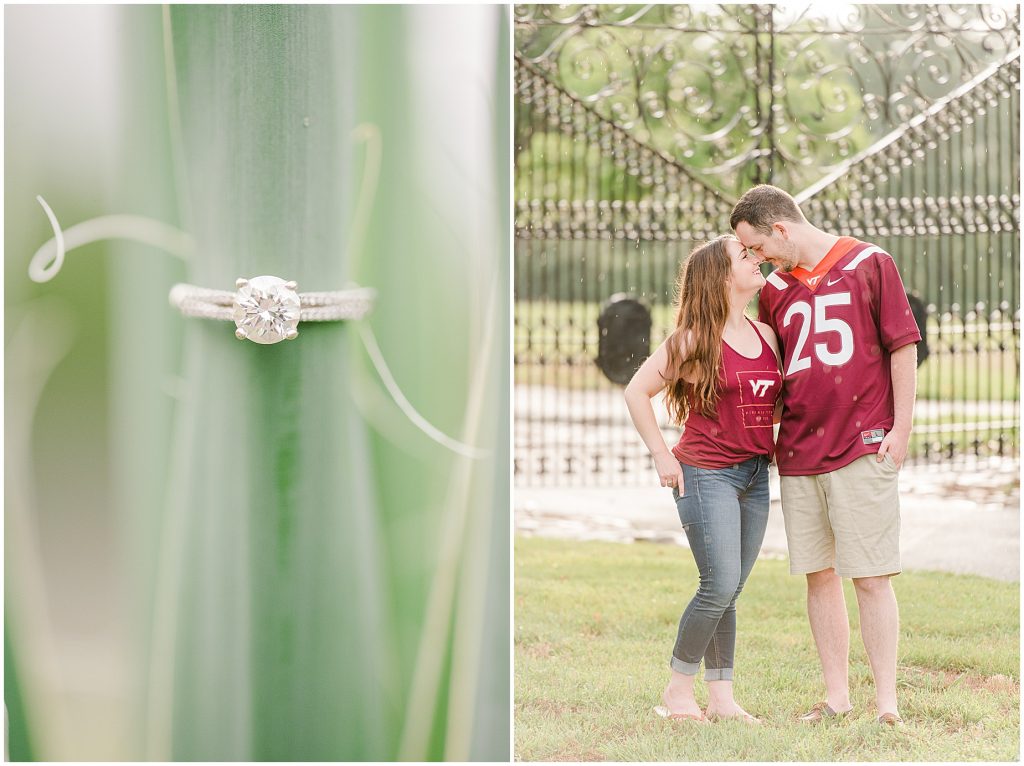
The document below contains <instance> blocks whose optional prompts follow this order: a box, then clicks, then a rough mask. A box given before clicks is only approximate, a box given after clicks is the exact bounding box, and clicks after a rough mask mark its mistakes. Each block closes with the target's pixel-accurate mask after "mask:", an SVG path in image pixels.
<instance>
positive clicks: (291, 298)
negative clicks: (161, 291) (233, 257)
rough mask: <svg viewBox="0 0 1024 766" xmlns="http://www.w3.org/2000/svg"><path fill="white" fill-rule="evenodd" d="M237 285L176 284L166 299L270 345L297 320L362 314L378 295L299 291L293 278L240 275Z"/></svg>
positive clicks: (291, 331)
mask: <svg viewBox="0 0 1024 766" xmlns="http://www.w3.org/2000/svg"><path fill="white" fill-rule="evenodd" d="M235 285H236V287H237V288H238V289H237V290H236V291H235V292H232V291H230V290H211V289H209V288H206V287H197V286H196V285H186V284H176V285H174V287H172V288H171V292H170V295H169V296H168V298H169V300H170V303H171V305H172V306H174V307H175V308H176V309H178V310H179V311H180V312H181V313H182V314H183V315H184V316H188V317H199V318H200V319H214V320H218V321H227V322H231V321H233V322H234V323H235V325H236V327H237V328H238V329H237V330H236V332H235V335H236V336H237V337H238V338H240V339H248V340H252V341H255V342H256V343H263V344H268V343H277V342H279V341H281V340H292V339H293V338H295V337H296V336H297V335H298V330H297V329H296V327H297V325H298V323H299V322H336V321H340V320H344V319H362V318H363V317H364V316H366V315H367V314H368V313H369V312H370V310H371V309H372V308H373V301H374V299H375V298H376V295H377V291H376V290H374V289H373V288H369V287H352V288H349V289H346V290H333V291H329V292H315V293H300V292H297V287H298V286H297V285H296V283H295V282H286V281H285V280H283V279H281V278H280V277H274V276H262V277H252V278H251V279H245V278H240V279H238V280H237V281H236V282H235Z"/></svg>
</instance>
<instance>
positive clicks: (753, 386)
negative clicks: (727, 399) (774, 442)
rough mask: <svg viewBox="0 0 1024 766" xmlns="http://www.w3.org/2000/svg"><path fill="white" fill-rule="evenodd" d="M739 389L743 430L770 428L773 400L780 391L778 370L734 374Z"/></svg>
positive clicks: (780, 378)
mask: <svg viewBox="0 0 1024 766" xmlns="http://www.w3.org/2000/svg"><path fill="white" fill-rule="evenodd" d="M736 379H737V382H738V383H739V389H740V414H741V416H742V418H743V427H744V428H771V427H772V416H773V415H774V414H775V399H776V398H777V396H778V394H779V391H780V390H781V389H782V375H781V374H780V373H779V371H778V370H749V371H742V372H737V373H736Z"/></svg>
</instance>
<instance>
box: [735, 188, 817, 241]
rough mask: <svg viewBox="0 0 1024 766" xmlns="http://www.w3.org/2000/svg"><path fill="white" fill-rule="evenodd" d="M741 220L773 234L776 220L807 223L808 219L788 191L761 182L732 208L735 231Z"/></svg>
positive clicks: (765, 232)
mask: <svg viewBox="0 0 1024 766" xmlns="http://www.w3.org/2000/svg"><path fill="white" fill-rule="evenodd" d="M741 221H742V222H745V223H747V224H749V225H750V226H753V227H754V228H755V229H757V230H758V231H760V232H761V233H762V234H771V231H772V224H773V223H775V222H776V221H792V222H793V223H806V222H807V219H806V218H804V214H803V212H801V210H800V206H799V205H797V204H796V200H794V199H793V198H792V197H791V196H790V195H789V193H788V192H785V191H783V190H782V189H780V188H779V187H778V186H771V185H770V184H759V185H757V186H755V187H753V188H752V189H749V190H748V191H747V192H746V194H744V195H743V196H742V197H740V199H739V201H738V202H737V203H736V206H735V207H734V208H733V209H732V215H731V216H730V217H729V225H730V226H731V227H732V228H733V231H735V230H736V226H737V225H739V223H740V222H741Z"/></svg>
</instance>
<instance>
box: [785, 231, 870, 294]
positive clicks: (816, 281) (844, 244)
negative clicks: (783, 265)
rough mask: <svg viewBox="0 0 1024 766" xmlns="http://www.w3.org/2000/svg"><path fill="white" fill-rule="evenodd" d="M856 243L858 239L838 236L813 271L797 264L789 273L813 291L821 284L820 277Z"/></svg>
mask: <svg viewBox="0 0 1024 766" xmlns="http://www.w3.org/2000/svg"><path fill="white" fill-rule="evenodd" d="M858 244H859V242H858V240H856V239H854V238H853V237H840V238H839V241H838V242H836V243H835V244H834V245H832V248H831V249H830V250H829V251H828V252H827V253H825V257H824V258H822V259H821V261H819V262H818V265H817V266H815V267H814V271H808V270H807V269H805V268H803V267H801V266H797V267H796V268H795V269H793V270H792V271H791V272H789V273H790V274H791V275H792V276H793V277H794V278H795V279H796V280H797V281H798V282H800V283H801V284H802V285H803V286H804V287H806V288H807V289H808V290H810V291H811V292H814V291H815V290H817V289H818V285H820V284H821V279H822V277H824V276H825V275H826V274H828V272H829V270H830V269H831V268H832V267H833V266H835V265H836V263H837V262H838V261H839V259H841V258H842V257H843V256H844V255H846V254H847V253H848V252H850V251H851V250H852V249H853V248H854V246H856V245H858Z"/></svg>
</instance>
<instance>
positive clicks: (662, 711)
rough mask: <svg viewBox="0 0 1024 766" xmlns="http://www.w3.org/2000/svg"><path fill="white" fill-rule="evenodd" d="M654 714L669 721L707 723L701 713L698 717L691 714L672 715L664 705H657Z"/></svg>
mask: <svg viewBox="0 0 1024 766" xmlns="http://www.w3.org/2000/svg"><path fill="white" fill-rule="evenodd" d="M654 712H655V713H657V714H658V715H659V716H660V717H662V718H667V719H669V720H670V721H696V722H697V723H707V722H708V719H707V718H706V717H705V716H704V713H701V714H700V715H699V716H697V715H694V714H693V713H673V712H672V711H671V710H669V709H668V708H667V707H665V706H664V705H658V706H657V707H655V708H654Z"/></svg>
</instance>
